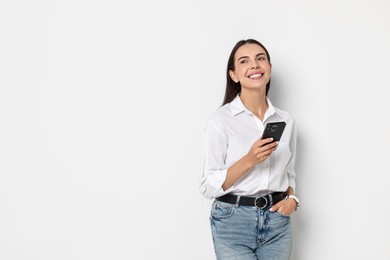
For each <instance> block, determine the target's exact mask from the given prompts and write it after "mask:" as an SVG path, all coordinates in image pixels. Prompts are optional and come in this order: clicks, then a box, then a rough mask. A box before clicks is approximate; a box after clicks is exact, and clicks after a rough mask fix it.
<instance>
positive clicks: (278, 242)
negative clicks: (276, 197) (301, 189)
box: [210, 201, 292, 260]
mask: <svg viewBox="0 0 390 260" xmlns="http://www.w3.org/2000/svg"><path fill="white" fill-rule="evenodd" d="M269 208H270V207H266V208H264V209H259V208H256V207H254V206H253V207H252V206H238V205H234V204H229V203H225V202H221V201H214V203H213V206H212V208H211V216H210V223H211V231H212V235H213V242H214V249H215V254H216V256H217V259H218V260H228V259H229V260H235V259H237V260H247V259H248V260H249V259H251V260H252V259H253V260H255V259H261V260H288V259H290V254H291V248H292V232H291V221H290V217H289V216H284V215H282V214H280V213H279V212H270V211H269Z"/></svg>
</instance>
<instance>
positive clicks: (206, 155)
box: [199, 121, 234, 199]
mask: <svg viewBox="0 0 390 260" xmlns="http://www.w3.org/2000/svg"><path fill="white" fill-rule="evenodd" d="M227 148H228V140H227V138H226V136H225V135H224V134H223V132H222V131H221V130H220V129H219V128H218V127H217V126H216V125H215V124H214V123H213V122H212V121H209V122H208V123H207V126H206V131H205V134H204V141H203V164H202V174H201V182H200V188H199V189H200V193H202V195H203V196H204V197H206V198H208V199H211V198H216V197H219V196H222V195H224V194H226V193H229V192H230V191H231V190H233V189H234V185H233V186H232V187H230V188H229V189H227V190H225V191H224V190H223V189H222V184H223V183H224V182H225V180H226V174H227V167H226V165H225V158H226V153H227Z"/></svg>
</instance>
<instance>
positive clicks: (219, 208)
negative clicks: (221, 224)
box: [211, 200, 237, 219]
mask: <svg viewBox="0 0 390 260" xmlns="http://www.w3.org/2000/svg"><path fill="white" fill-rule="evenodd" d="M236 209H237V208H236V206H235V205H234V204H230V203H226V202H222V201H217V200H216V201H214V203H213V206H212V208H211V217H212V218H213V219H226V218H229V217H231V216H232V215H233V214H234V212H235V211H236Z"/></svg>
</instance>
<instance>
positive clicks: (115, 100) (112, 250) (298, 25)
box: [0, 0, 390, 260]
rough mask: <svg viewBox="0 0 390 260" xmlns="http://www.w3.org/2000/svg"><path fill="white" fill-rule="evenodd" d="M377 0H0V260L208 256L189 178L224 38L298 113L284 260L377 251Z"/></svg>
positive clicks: (386, 105)
mask: <svg viewBox="0 0 390 260" xmlns="http://www.w3.org/2000/svg"><path fill="white" fill-rule="evenodd" d="M389 11H390V3H389V2H388V1H381V0H371V1H356V0H355V1H352V0H346V1H336V0H330V1H308V0H307V1H303V0H298V1H287V0H277V1H254V0H252V1H249V0H248V1H233V0H224V1H205V0H202V1H178V0H168V1H157V0H154V1H122V0H111V1H108V0H106V1H102V0H97V1H87V0H81V1H80V0H78V1H2V2H1V3H0V30H1V31H0V32H1V36H0V37H1V41H0V71H1V72H0V74H1V76H0V259H2V260H25V259H29V260H30V259H31V260H32V259H34V260H35V259H40V260H41V259H42V260H43V259H45V260H46V259H47V260H49V259H50V260H52V259H59V260H60V259H63V260H69V259H94V260H102V259H188V260H190V259H197V260H198V259H202V260H208V259H210V260H211V259H214V252H213V246H212V240H211V234H210V229H209V220H208V217H209V207H210V204H211V201H208V200H206V199H205V198H203V197H202V196H201V194H200V193H199V191H198V184H199V178H200V170H201V151H202V146H201V145H202V137H203V130H204V126H205V123H206V120H207V119H208V117H209V116H210V115H211V113H212V112H213V111H214V110H215V109H217V108H218V107H219V106H220V105H221V103H222V99H223V94H224V85H225V67H226V63H227V58H228V55H229V53H230V51H231V49H232V48H233V46H234V44H235V43H236V42H237V41H239V40H241V39H247V38H255V39H257V40H259V41H260V42H262V43H263V44H264V45H265V46H266V47H267V48H268V50H269V52H270V54H271V59H272V63H273V77H272V86H271V90H270V98H271V100H272V101H273V103H274V104H275V105H276V106H278V107H280V108H282V109H285V110H288V111H290V112H291V113H292V114H293V115H294V117H295V119H296V122H297V126H298V155H297V169H296V170H297V174H298V177H297V183H298V186H297V194H298V195H299V197H300V198H301V205H302V206H301V208H300V210H299V211H297V212H296V214H295V215H294V216H293V222H294V249H293V256H292V259H293V260H313V259H316V260H339V259H340V260H344V259H359V260H360V259H361V260H366V259H375V260H389V259H390V247H389V245H390V239H389V233H390V223H389V221H388V217H389V208H388V207H389V205H390V199H389V195H388V193H389V192H388V189H389V177H388V176H389V174H390V171H389V162H388V161H389V159H388V157H389V155H390V135H389V133H390V117H389V116H388V111H390V102H389V101H388V97H389V95H388V93H389V91H388V88H389V87H390V79H389V72H388V70H389V61H390V47H389V46H390V30H389V24H390V17H389V16H388V13H389Z"/></svg>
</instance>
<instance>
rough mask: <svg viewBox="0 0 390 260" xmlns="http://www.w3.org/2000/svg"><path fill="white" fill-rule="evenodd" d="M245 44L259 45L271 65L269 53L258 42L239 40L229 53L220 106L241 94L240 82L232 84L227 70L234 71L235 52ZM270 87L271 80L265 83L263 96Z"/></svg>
mask: <svg viewBox="0 0 390 260" xmlns="http://www.w3.org/2000/svg"><path fill="white" fill-rule="evenodd" d="M245 44H257V45H259V46H260V47H261V48H263V49H264V51H265V54H266V55H267V58H268V62H269V63H271V57H270V56H269V53H268V51H267V49H266V48H265V47H264V45H263V44H261V43H260V42H258V41H256V40H254V39H247V40H241V41H239V42H237V43H236V45H235V46H234V48H233V49H232V52H231V53H230V56H229V60H228V64H227V69H226V90H225V98H224V100H223V104H222V105H225V104H227V103H229V102H231V101H232V100H233V99H234V98H235V97H236V96H237V94H238V93H240V92H241V84H240V82H238V83H236V82H234V81H233V80H232V78H231V77H230V75H229V70H233V71H234V69H235V67H234V55H236V52H237V50H238V48H240V47H241V46H243V45H245ZM270 86H271V79H270V80H269V81H268V83H267V86H266V90H265V95H267V94H268V90H269V88H270Z"/></svg>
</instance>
